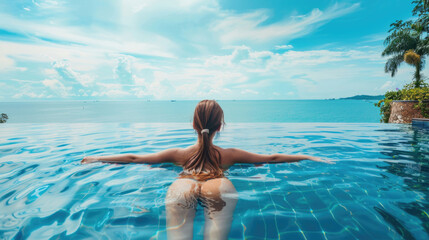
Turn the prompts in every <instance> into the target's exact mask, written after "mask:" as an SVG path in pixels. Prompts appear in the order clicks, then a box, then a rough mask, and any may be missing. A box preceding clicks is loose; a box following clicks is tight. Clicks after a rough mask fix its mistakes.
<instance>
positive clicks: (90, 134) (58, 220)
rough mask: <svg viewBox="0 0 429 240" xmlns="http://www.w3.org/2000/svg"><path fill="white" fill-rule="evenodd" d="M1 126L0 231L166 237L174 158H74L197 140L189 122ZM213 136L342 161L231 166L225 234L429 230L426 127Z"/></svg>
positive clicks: (331, 127) (228, 130)
mask: <svg viewBox="0 0 429 240" xmlns="http://www.w3.org/2000/svg"><path fill="white" fill-rule="evenodd" d="M0 136H1V138H0V209H1V210H0V239H49V238H51V237H52V238H55V239H56V238H61V239H63V238H68V239H84V238H94V239H102V238H104V239H150V238H153V239H165V238H166V231H165V229H166V227H165V224H166V211H165V197H166V194H167V189H168V187H169V186H170V184H171V183H172V182H174V181H175V180H176V177H177V175H178V173H179V172H180V171H181V169H180V168H179V167H176V166H173V165H170V164H161V165H152V166H150V165H138V164H129V165H118V164H101V163H96V164H89V165H80V163H79V162H80V160H81V159H82V157H84V156H88V155H109V154H120V153H139V154H145V153H152V152H157V151H160V150H163V149H166V148H171V147H186V146H189V145H191V144H193V143H194V142H195V140H196V135H195V134H194V132H193V130H192V129H191V126H190V124H49V125H48V124H4V125H1V126H0ZM215 144H217V145H219V146H222V147H237V148H242V149H245V150H248V151H252V152H257V153H289V154H298V153H300V154H309V155H316V156H320V157H322V158H327V159H333V160H336V161H337V164H335V165H327V164H322V163H316V162H310V161H304V162H301V163H297V164H272V165H262V166H253V165H237V166H234V167H232V168H231V169H230V170H229V172H228V176H227V177H228V178H229V179H230V180H231V182H232V183H233V185H234V186H235V188H236V189H237V192H238V197H239V199H238V202H237V206H236V208H235V211H234V215H233V222H232V226H231V231H230V234H229V238H230V239H401V238H405V239H427V238H428V233H429V215H428V211H427V209H429V203H428V187H429V185H428V180H429V174H428V172H429V164H428V160H429V133H428V131H427V130H424V129H415V128H412V127H411V126H407V125H405V126H404V125H384V124H333V123H332V124H328V123H327V124H293V123H279V124H264V123H249V124H228V125H227V126H226V127H225V131H223V132H221V134H220V135H219V136H218V137H217V138H216V139H215ZM202 210H203V209H202V207H201V206H198V208H197V215H196V219H195V226H194V237H195V239H201V238H202V236H203V232H202V231H203V224H204V215H203V214H202Z"/></svg>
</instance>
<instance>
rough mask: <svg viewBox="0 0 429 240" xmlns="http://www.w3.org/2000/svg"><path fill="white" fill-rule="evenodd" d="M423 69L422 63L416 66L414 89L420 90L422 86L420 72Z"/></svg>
mask: <svg viewBox="0 0 429 240" xmlns="http://www.w3.org/2000/svg"><path fill="white" fill-rule="evenodd" d="M421 69H422V63H421V62H419V63H418V64H416V71H415V72H414V87H415V88H419V87H421V85H422V77H421V75H420V71H421Z"/></svg>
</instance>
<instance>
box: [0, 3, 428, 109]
mask: <svg viewBox="0 0 429 240" xmlns="http://www.w3.org/2000/svg"><path fill="white" fill-rule="evenodd" d="M411 9H412V5H411V0H410V1H407V0H391V1H385V0H362V1H331V0H329V1H325V0H317V1H316V0H306V1H302V0H300V1H298V0H288V1H286V0H266V1H257V0H234V1H230V0H228V1H227V0H180V1H179V0H163V1H160V0H146V1H143V0H122V1H119V0H105V1H93V0H74V1H60V0H19V1H18V0H17V1H6V0H3V1H0V101H28V100H91V99H99V100H122V99H136V100H137V99H144V100H145V99H152V100H167V99H177V100H181V99H205V98H212V99H324V98H338V97H347V96H352V95H356V94H371V95H375V94H383V93H384V92H385V91H386V90H389V89H395V88H397V87H401V86H403V85H404V84H405V83H407V82H410V81H411V78H412V75H411V73H412V71H413V69H412V68H411V67H409V66H406V65H403V66H402V67H401V68H400V70H399V72H398V74H397V76H395V77H394V78H391V77H390V75H389V74H386V73H384V63H385V60H386V59H383V58H382V57H381V51H382V50H383V40H384V38H385V37H386V35H387V30H388V29H389V25H390V23H392V22H394V21H395V20H397V19H404V20H405V19H409V18H411V17H412V16H411ZM423 73H424V74H425V75H426V76H429V71H428V69H427V68H426V69H425V70H424V72H423Z"/></svg>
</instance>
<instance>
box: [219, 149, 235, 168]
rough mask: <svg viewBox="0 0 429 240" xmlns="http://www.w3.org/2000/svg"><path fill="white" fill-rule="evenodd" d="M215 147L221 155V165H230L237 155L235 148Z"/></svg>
mask: <svg viewBox="0 0 429 240" xmlns="http://www.w3.org/2000/svg"><path fill="white" fill-rule="evenodd" d="M215 147H216V149H217V150H218V151H219V152H220V154H221V156H222V165H227V166H230V165H233V164H234V162H235V161H234V160H235V156H236V155H237V148H221V147H218V146H215Z"/></svg>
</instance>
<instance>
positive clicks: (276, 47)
mask: <svg viewBox="0 0 429 240" xmlns="http://www.w3.org/2000/svg"><path fill="white" fill-rule="evenodd" d="M292 48H293V46H292V45H277V46H275V47H274V49H277V50H278V49H281V50H287V49H292Z"/></svg>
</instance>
